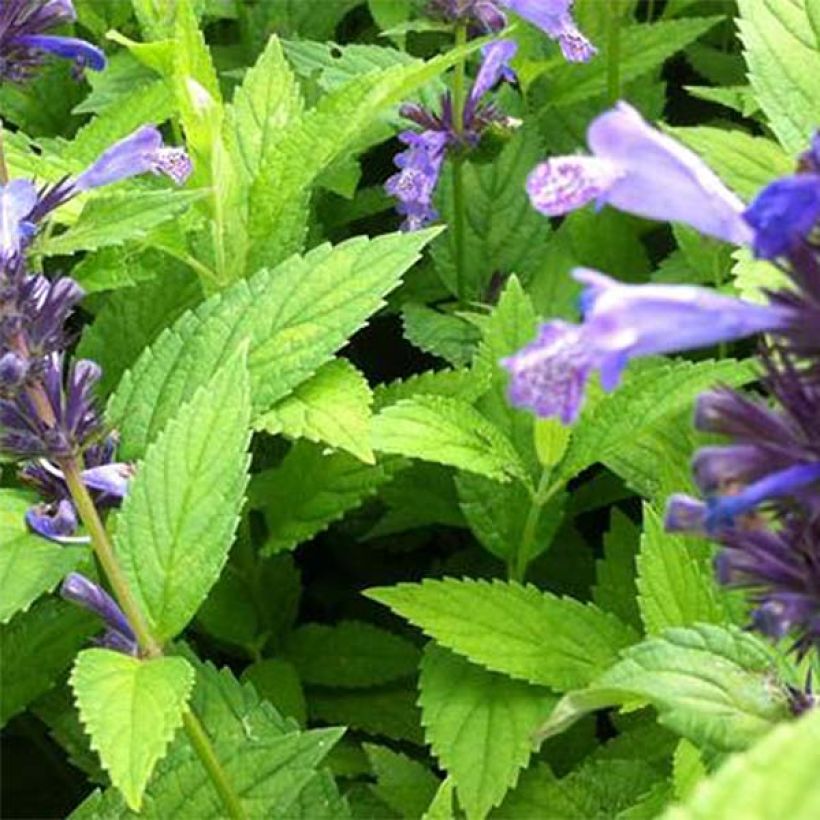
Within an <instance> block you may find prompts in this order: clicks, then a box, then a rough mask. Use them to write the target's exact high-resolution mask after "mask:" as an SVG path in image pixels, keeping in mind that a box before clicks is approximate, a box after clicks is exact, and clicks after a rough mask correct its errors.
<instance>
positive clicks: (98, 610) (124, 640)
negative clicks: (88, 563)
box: [60, 572, 139, 656]
mask: <svg viewBox="0 0 820 820" xmlns="http://www.w3.org/2000/svg"><path fill="white" fill-rule="evenodd" d="M60 595H61V596H62V597H63V598H65V599H66V600H67V601H71V602H72V603H75V604H78V605H79V606H81V607H82V608H83V609H87V610H88V611H89V612H93V613H94V614H95V615H98V616H99V617H100V618H102V620H103V622H104V623H105V625H106V630H105V633H104V634H103V636H102V637H101V638H98V639H96V641H95V642H96V643H97V644H98V645H99V646H102V647H105V648H106V649H113V650H114V651H116V652H122V653H123V654H126V655H134V656H136V655H137V654H138V651H139V647H138V646H137V638H136V636H135V635H134V630H133V629H132V628H131V625H130V624H129V623H128V619H127V618H126V617H125V615H124V614H123V612H122V610H121V609H120V608H119V606H118V605H117V602H116V601H115V600H114V599H113V598H112V597H111V596H110V595H109V594H108V593H107V592H106V591H105V590H104V589H103V588H102V587H101V586H99V585H98V584H95V583H94V582H93V581H91V580H89V579H88V578H86V577H85V576H84V575H80V573H79V572H72V573H70V574H69V575H67V576H66V579H65V580H64V581H63V585H62V586H61V587H60Z"/></svg>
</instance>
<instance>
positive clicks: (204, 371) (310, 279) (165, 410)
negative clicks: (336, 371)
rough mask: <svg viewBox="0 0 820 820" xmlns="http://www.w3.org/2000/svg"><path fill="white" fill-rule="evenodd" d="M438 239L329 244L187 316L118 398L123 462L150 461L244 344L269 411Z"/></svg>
mask: <svg viewBox="0 0 820 820" xmlns="http://www.w3.org/2000/svg"><path fill="white" fill-rule="evenodd" d="M435 233H436V232H435V231H422V232H419V233H415V234H387V235H385V236H380V237H378V238H376V239H373V240H367V239H365V238H364V237H358V238H356V239H352V240H350V241H348V242H344V243H343V244H341V245H338V246H337V247H335V248H332V247H331V246H329V245H322V246H320V247H318V248H315V249H314V250H312V251H311V252H310V253H308V254H307V255H306V256H304V257H293V258H291V259H289V260H288V261H287V262H285V263H283V264H282V265H280V266H279V267H278V268H276V269H274V270H273V271H267V270H264V271H260V272H259V273H258V274H257V275H256V276H253V277H252V278H251V279H248V280H242V281H240V282H237V283H236V284H235V285H233V286H232V287H231V288H229V289H228V290H225V291H223V292H221V293H219V294H217V295H215V296H213V297H211V298H210V299H209V300H208V301H207V302H205V303H204V304H202V305H201V306H200V307H199V308H198V309H197V310H196V311H195V312H193V313H188V314H186V315H185V316H183V317H182V318H181V319H179V320H178V321H177V322H176V323H175V324H174V325H173V327H171V328H169V329H168V330H167V331H165V332H164V333H163V334H162V335H161V336H160V337H159V338H158V339H157V341H156V343H155V344H154V345H153V346H152V347H151V348H150V349H148V350H146V351H145V352H144V353H143V355H142V357H141V358H140V359H139V360H138V361H137V363H136V364H135V365H134V367H133V369H132V370H131V371H130V372H129V373H127V374H126V375H125V376H124V377H123V380H122V381H121V383H120V386H119V388H118V389H117V392H116V394H115V396H114V398H113V399H112V401H111V405H110V418H111V420H112V422H113V423H115V424H116V425H117V426H118V427H119V429H120V431H121V434H122V446H121V450H120V454H121V456H122V457H123V458H130V459H133V458H134V457H138V456H140V455H142V453H144V452H145V448H146V447H147V445H148V444H149V443H150V441H151V440H152V439H153V438H154V437H155V436H156V435H157V433H158V432H159V431H160V430H161V429H162V427H163V426H164V425H165V424H166V423H167V421H168V419H169V417H170V416H171V414H172V413H173V412H174V411H175V410H176V408H177V407H179V406H180V404H182V403H184V402H185V401H186V400H187V399H189V398H190V397H191V395H192V394H193V392H194V391H195V390H196V388H197V387H198V386H199V385H200V384H202V383H203V382H204V381H206V379H207V378H208V376H209V375H210V374H211V373H213V372H214V370H216V369H217V368H218V367H219V366H220V365H221V364H222V363H223V362H225V361H227V360H228V359H229V358H230V357H231V355H232V354H233V353H234V352H235V351H236V350H237V348H238V346H239V345H240V344H241V343H242V342H243V340H245V339H249V340H250V350H249V355H248V367H249V368H250V374H251V396H252V400H253V409H254V417H256V416H258V415H259V414H261V413H262V412H264V411H266V410H268V409H269V408H270V407H271V406H272V405H273V404H274V403H275V402H276V401H278V400H279V399H282V398H284V397H285V396H287V395H288V394H289V393H290V392H291V391H292V390H293V389H294V388H295V387H297V386H298V385H299V384H301V383H302V382H303V381H305V379H307V378H309V377H310V376H311V375H313V373H314V372H315V371H316V370H317V369H318V368H319V367H320V366H321V365H323V364H324V363H325V362H327V361H328V360H329V359H330V358H331V357H332V355H333V353H334V352H335V351H336V350H337V349H338V348H339V347H341V346H342V345H343V344H344V343H345V342H346V341H347V339H348V338H349V337H350V336H351V335H352V334H353V333H355V332H356V331H357V330H358V329H359V328H360V327H361V326H362V325H363V324H364V323H365V322H366V320H367V318H368V317H369V316H370V315H371V314H372V313H374V312H375V311H376V310H378V309H379V307H381V305H382V303H383V298H384V296H385V295H386V294H387V293H389V292H390V291H391V290H392V289H393V288H395V287H396V285H397V284H398V282H399V278H400V277H401V275H402V274H403V273H404V272H405V271H406V270H407V269H408V268H409V267H411V266H412V265H413V263H414V262H415V261H416V260H417V259H418V255H419V253H420V251H421V249H422V248H423V247H424V245H425V244H427V242H429V241H430V239H432V237H433V236H434V235H435Z"/></svg>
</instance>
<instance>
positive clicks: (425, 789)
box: [363, 743, 438, 820]
mask: <svg viewBox="0 0 820 820" xmlns="http://www.w3.org/2000/svg"><path fill="white" fill-rule="evenodd" d="M363 748H364V751H365V753H366V754H367V757H368V760H369V761H370V765H371V766H372V768H373V774H375V775H376V783H375V785H373V786H371V788H372V789H373V792H374V793H375V794H376V796H377V797H378V798H379V799H381V800H383V801H384V802H385V803H386V804H387V805H388V806H390V808H391V809H393V810H394V811H396V812H398V813H399V814H400V815H401V816H402V817H405V818H408V820H416V818H418V817H420V816H421V815H422V814H423V813H424V810H425V809H426V808H427V806H428V804H429V803H430V801H431V800H432V799H433V797H434V796H435V793H436V790H437V788H438V780H437V778H436V776H435V775H434V774H433V773H432V772H431V771H430V770H429V769H428V768H427V767H426V766H424V765H422V764H421V763H419V762H418V761H417V760H413V759H412V758H409V757H407V756H406V755H403V754H399V753H398V752H394V751H393V750H392V749H388V748H387V747H386V746H376V745H375V744H372V743H365V744H364V746H363Z"/></svg>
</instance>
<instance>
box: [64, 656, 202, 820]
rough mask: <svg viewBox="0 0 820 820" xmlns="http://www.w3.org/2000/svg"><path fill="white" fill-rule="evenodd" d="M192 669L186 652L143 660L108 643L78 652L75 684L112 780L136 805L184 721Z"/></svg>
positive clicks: (136, 806)
mask: <svg viewBox="0 0 820 820" xmlns="http://www.w3.org/2000/svg"><path fill="white" fill-rule="evenodd" d="M193 685H194V670H193V669H192V668H191V666H190V665H189V664H188V663H187V661H185V660H183V659H182V658H153V659H150V660H139V659H137V658H132V657H130V656H128V655H122V654H120V653H118V652H112V651H110V650H108V649H86V650H84V651H82V652H81V653H80V654H79V655H78V656H77V662H76V663H75V664H74V669H73V671H72V673H71V688H72V689H73V690H74V695H75V697H76V698H77V706H78V707H79V709H80V718H81V720H82V722H83V724H84V725H85V727H86V729H87V730H88V733H89V734H90V735H91V746H92V748H93V749H95V750H96V751H97V752H99V755H100V760H101V761H102V764H103V766H104V767H105V769H106V770H107V771H108V773H109V774H110V775H111V782H112V783H113V784H114V786H115V787H116V788H117V789H119V790H120V791H121V792H122V794H123V796H124V797H125V800H126V802H127V803H128V806H129V807H130V808H131V809H133V810H134V811H138V810H139V808H140V805H141V804H142V795H143V792H144V791H145V786H146V784H147V783H148V779H149V777H150V776H151V772H152V771H153V769H154V766H155V765H156V763H157V761H158V760H159V759H160V758H161V757H162V756H163V755H164V753H165V751H166V749H167V747H168V744H169V743H170V742H171V738H172V737H173V736H174V732H175V731H176V730H177V729H178V728H179V727H180V726H181V725H182V719H183V712H184V710H185V704H186V703H187V701H188V698H189V697H190V694H191V689H192V688H193Z"/></svg>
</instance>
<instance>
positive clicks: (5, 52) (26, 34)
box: [0, 0, 105, 82]
mask: <svg viewBox="0 0 820 820" xmlns="http://www.w3.org/2000/svg"><path fill="white" fill-rule="evenodd" d="M75 20H76V13H75V11H74V7H73V5H72V4H71V2H70V0H3V2H2V3H0V79H5V80H9V81H10V82H23V81H25V80H27V79H29V78H30V77H31V76H32V74H33V73H34V71H35V70H36V69H37V68H38V67H39V66H40V65H41V64H42V62H43V57H44V56H45V55H48V54H53V55H55V56H57V57H64V58H66V59H69V60H72V61H73V62H74V65H75V71H76V73H77V74H80V73H81V72H82V70H83V69H84V68H86V67H87V68H91V69H93V70H95V71H101V70H102V69H103V68H105V54H103V52H102V51H100V49H98V48H97V47H96V46H93V45H91V44H90V43H87V42H85V41H84V40H78V39H76V38H74V37H56V36H54V35H50V34H45V33H44V32H46V31H48V30H49V29H52V28H55V27H56V26H61V25H64V24H66V23H73V22H74V21H75Z"/></svg>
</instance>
